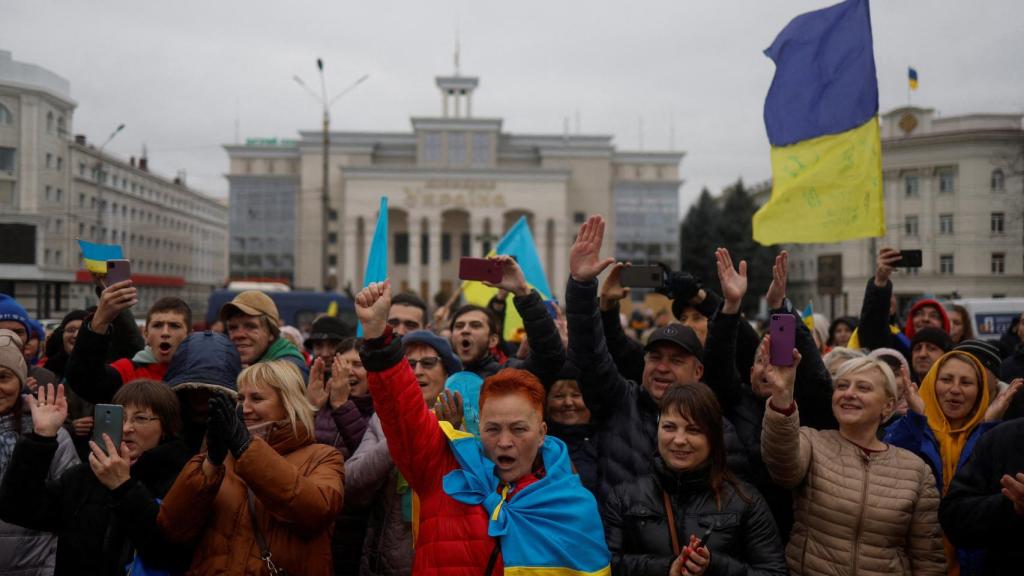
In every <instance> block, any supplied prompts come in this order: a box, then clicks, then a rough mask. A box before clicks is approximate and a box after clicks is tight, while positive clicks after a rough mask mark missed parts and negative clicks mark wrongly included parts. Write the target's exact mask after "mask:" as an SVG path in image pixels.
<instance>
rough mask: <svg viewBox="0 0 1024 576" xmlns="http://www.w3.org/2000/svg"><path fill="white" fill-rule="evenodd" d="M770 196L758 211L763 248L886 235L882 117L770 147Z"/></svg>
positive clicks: (756, 218)
mask: <svg viewBox="0 0 1024 576" xmlns="http://www.w3.org/2000/svg"><path fill="white" fill-rule="evenodd" d="M771 158H772V178H773V182H772V196H771V200H769V201H768V203H767V204H765V205H764V206H762V207H761V209H760V210H758V211H757V213H756V214H754V220H753V225H754V240H756V241H757V242H758V243H760V244H763V245H765V246H768V245H772V244H782V243H826V242H840V241H843V240H851V239H855V238H866V237H871V236H882V235H884V234H885V205H884V202H883V195H882V144H881V138H880V133H879V129H878V117H877V116H876V117H873V118H871V119H870V120H868V121H867V122H865V123H864V124H862V125H860V126H858V127H856V128H854V129H853V130H848V131H846V132H841V133H839V134H831V135H828V136H820V137H818V138H812V139H810V140H804V141H802V142H797V143H796V144H792V145H789V146H773V147H772V153H771Z"/></svg>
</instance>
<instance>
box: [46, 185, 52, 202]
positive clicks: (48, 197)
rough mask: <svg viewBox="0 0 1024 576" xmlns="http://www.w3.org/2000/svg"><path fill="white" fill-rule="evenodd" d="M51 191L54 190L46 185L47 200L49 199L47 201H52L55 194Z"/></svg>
mask: <svg viewBox="0 0 1024 576" xmlns="http://www.w3.org/2000/svg"><path fill="white" fill-rule="evenodd" d="M51 192H52V188H50V187H49V186H47V187H46V201H47V202H50V201H52V200H53V194H51Z"/></svg>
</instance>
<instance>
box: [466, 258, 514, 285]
mask: <svg viewBox="0 0 1024 576" xmlns="http://www.w3.org/2000/svg"><path fill="white" fill-rule="evenodd" d="M503 275H504V271H503V270H502V266H501V263H500V262H495V261H494V260H490V259H488V258H471V257H468V256H464V257H463V258H461V259H460V260H459V279H460V280H479V281H483V282H490V283H491V284H497V283H499V282H501V278H502V276H503Z"/></svg>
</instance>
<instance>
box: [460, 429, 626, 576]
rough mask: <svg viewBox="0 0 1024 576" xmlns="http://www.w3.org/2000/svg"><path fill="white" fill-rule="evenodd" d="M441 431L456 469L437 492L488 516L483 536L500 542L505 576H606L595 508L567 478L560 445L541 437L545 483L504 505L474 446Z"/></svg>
mask: <svg viewBox="0 0 1024 576" xmlns="http://www.w3.org/2000/svg"><path fill="white" fill-rule="evenodd" d="M441 428H442V430H444V432H445V435H446V436H447V437H448V441H449V445H450V446H451V448H452V452H453V453H454V454H455V458H456V460H458V461H459V465H460V467H459V468H456V469H455V470H452V471H451V472H449V473H448V474H446V475H445V477H444V480H443V486H444V492H445V494H447V495H449V496H451V497H452V498H454V499H455V500H458V501H459V502H462V503H464V504H469V505H481V506H483V507H484V509H485V510H486V511H487V514H488V516H489V517H490V522H489V523H488V527H487V534H488V535H489V536H492V537H495V538H498V539H500V542H501V557H502V561H503V563H504V565H505V574H506V575H511V576H530V575H537V576H546V575H550V574H571V575H573V576H607V575H609V574H611V568H610V562H611V554H610V553H609V552H608V546H607V544H606V543H605V539H604V528H603V525H602V523H601V516H600V514H598V511H597V501H596V500H595V499H594V496H593V494H591V493H590V491H589V490H587V489H586V488H584V487H583V484H582V483H580V478H579V476H577V475H576V474H575V473H573V471H572V463H571V462H570V460H569V449H568V448H567V447H566V445H565V443H563V442H562V441H561V440H559V439H558V438H555V437H554V436H546V437H545V438H544V443H543V444H542V445H541V448H540V450H541V457H542V458H543V460H544V469H545V474H544V477H543V478H540V479H538V480H537V481H536V482H533V483H532V484H529V485H527V486H526V487H525V488H523V489H522V490H520V491H519V492H517V493H514V494H513V495H512V497H511V498H508V499H507V498H506V497H507V490H502V491H501V492H499V491H498V488H499V482H500V481H499V479H498V477H497V476H496V475H495V474H494V462H491V461H490V460H488V459H487V457H486V456H485V455H484V451H483V445H482V444H481V443H480V441H479V440H478V439H476V438H474V437H472V436H471V435H469V434H467V433H465V432H459V431H457V430H454V429H453V428H452V427H451V425H450V424H448V423H447V422H442V423H441Z"/></svg>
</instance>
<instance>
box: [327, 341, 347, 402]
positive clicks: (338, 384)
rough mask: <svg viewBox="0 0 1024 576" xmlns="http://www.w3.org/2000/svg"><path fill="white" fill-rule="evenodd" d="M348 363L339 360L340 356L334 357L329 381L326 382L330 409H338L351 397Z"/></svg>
mask: <svg viewBox="0 0 1024 576" xmlns="http://www.w3.org/2000/svg"><path fill="white" fill-rule="evenodd" d="M348 370H349V366H348V362H346V361H345V360H342V359H341V354H335V355H334V363H333V364H332V366H331V379H330V380H328V381H327V389H328V391H329V392H330V395H331V397H330V402H331V408H340V407H341V405H342V404H344V403H345V402H348V399H349V398H350V397H351V396H352V384H350V383H349V381H348Z"/></svg>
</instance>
